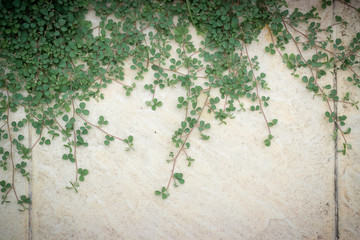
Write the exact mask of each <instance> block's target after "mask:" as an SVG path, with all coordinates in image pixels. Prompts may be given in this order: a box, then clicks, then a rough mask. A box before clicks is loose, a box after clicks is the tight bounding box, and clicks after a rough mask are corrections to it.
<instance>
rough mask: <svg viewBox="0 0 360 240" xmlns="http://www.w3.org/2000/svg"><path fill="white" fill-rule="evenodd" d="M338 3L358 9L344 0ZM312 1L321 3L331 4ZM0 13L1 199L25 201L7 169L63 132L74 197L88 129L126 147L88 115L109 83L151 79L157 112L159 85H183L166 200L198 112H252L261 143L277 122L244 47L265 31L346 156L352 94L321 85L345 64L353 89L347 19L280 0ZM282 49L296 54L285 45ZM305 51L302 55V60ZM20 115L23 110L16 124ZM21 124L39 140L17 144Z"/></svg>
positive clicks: (354, 59)
mask: <svg viewBox="0 0 360 240" xmlns="http://www.w3.org/2000/svg"><path fill="white" fill-rule="evenodd" d="M339 2H340V3H342V4H346V5H347V6H349V7H350V8H352V9H353V10H354V11H359V9H356V8H355V7H353V6H352V5H351V2H350V1H339ZM321 4H322V5H321V7H322V8H326V7H328V6H330V5H331V1H325V0H322V2H321ZM88 11H95V12H96V16H97V17H98V18H99V19H100V23H99V25H96V26H93V25H92V23H91V22H90V21H87V20H85V15H86V13H87V12H88ZM0 20H1V21H0V22H1V24H0V49H1V52H0V88H1V92H0V98H1V100H0V119H1V124H0V126H1V128H0V141H1V147H0V154H1V160H0V167H1V168H2V169H3V170H4V171H5V172H6V171H10V172H11V174H10V179H6V178H4V179H3V176H2V175H1V178H2V179H0V180H1V181H0V186H1V192H2V193H3V195H2V204H3V203H7V202H9V200H8V196H9V194H10V193H11V192H12V193H14V196H15V198H16V201H17V202H18V203H19V204H20V205H21V207H22V208H21V210H25V209H26V208H27V205H28V204H30V203H31V199H30V198H29V197H27V196H26V194H22V195H20V194H18V193H17V190H16V185H15V181H14V176H15V174H21V175H22V176H23V177H24V179H25V180H26V181H30V180H31V172H29V171H28V170H27V166H28V162H29V160H30V159H31V153H32V151H33V149H34V148H35V147H36V146H37V145H43V146H46V145H50V144H51V143H52V141H53V139H55V138H62V140H63V141H64V145H63V146H64V154H63V156H62V159H63V160H65V161H67V160H68V161H69V162H71V163H73V164H74V171H75V174H74V175H75V176H74V179H73V180H70V181H69V182H70V185H69V186H67V188H68V189H73V190H74V191H75V192H78V189H79V186H80V182H83V181H84V180H85V178H86V177H87V176H88V174H89V172H90V171H89V170H88V169H85V168H80V166H81V160H80V159H78V158H77V152H78V151H81V150H82V149H84V148H86V147H88V145H89V144H88V142H87V139H86V136H87V134H88V132H89V131H90V130H91V129H94V128H95V129H97V130H99V131H100V132H102V133H103V134H104V145H106V146H107V145H109V144H111V142H113V141H114V140H115V139H116V140H119V141H122V142H123V143H125V144H126V145H127V148H126V150H134V148H133V143H134V138H133V136H127V137H119V136H115V135H113V134H111V133H110V132H108V131H106V126H107V125H108V124H110V123H109V122H108V121H107V120H106V119H105V117H104V116H99V117H98V122H96V123H94V122H90V121H89V120H88V119H87V116H89V115H90V114H91V113H90V111H89V110H88V108H87V103H88V102H89V101H90V99H96V100H102V99H103V98H104V97H106V96H104V94H103V93H102V89H104V88H106V87H107V86H108V85H109V84H120V85H122V87H123V89H124V94H125V95H126V96H130V95H131V93H132V92H133V91H134V90H135V88H136V87H137V85H139V83H141V82H142V81H145V76H148V75H151V76H153V78H152V79H153V81H152V82H146V83H145V84H144V89H145V90H147V91H149V98H148V99H146V100H144V104H145V105H147V106H148V107H149V108H151V109H152V110H154V111H156V110H157V109H158V108H161V107H162V105H163V101H164V99H161V98H160V97H158V95H157V93H158V91H161V90H162V89H164V88H169V87H170V88H171V87H175V86H179V87H182V88H183V89H184V95H183V96H179V97H178V103H177V106H176V107H177V108H178V109H179V111H182V112H183V113H184V119H183V120H182V121H181V122H179V124H178V126H177V127H176V128H175V129H176V130H175V131H174V134H173V135H172V136H171V140H172V142H173V144H174V147H173V149H171V150H170V153H169V159H168V160H167V162H169V163H170V164H171V171H170V176H169V178H168V180H167V181H166V184H165V185H164V186H163V187H161V188H160V190H157V191H155V194H156V195H159V196H161V197H162V198H163V199H166V198H167V197H168V196H169V189H170V186H171V183H173V185H174V186H176V187H177V186H179V184H180V185H181V184H184V183H185V179H184V178H185V177H184V176H185V174H184V173H181V172H178V171H177V170H176V169H177V168H176V166H177V164H178V163H179V161H180V157H181V156H184V158H185V160H186V164H187V165H188V166H189V167H190V166H193V165H194V162H195V159H194V158H192V157H191V154H190V153H191V152H190V151H191V150H190V146H191V143H190V140H191V137H192V136H193V135H194V134H195V132H198V133H199V135H200V137H201V139H202V140H204V141H206V140H208V139H210V137H211V136H209V135H207V130H208V129H210V128H211V125H210V123H208V122H206V121H205V118H204V117H203V114H204V113H209V114H211V115H212V116H213V117H214V118H215V119H217V120H218V121H219V123H220V124H226V123H227V121H230V119H232V118H234V117H236V113H237V112H238V111H246V110H250V111H251V112H258V113H260V115H261V116H262V118H263V119H264V125H265V126H266V128H267V131H266V133H264V137H263V141H264V144H265V145H266V146H270V145H271V140H272V139H273V138H274V136H275V134H273V132H275V130H273V131H272V128H273V127H274V126H275V125H276V124H277V122H278V119H276V118H273V117H272V114H271V113H268V112H267V110H266V107H267V106H268V105H269V101H270V97H269V96H267V94H266V92H267V91H269V90H270V88H269V86H268V83H267V80H266V73H265V72H262V71H261V68H260V63H259V61H258V57H257V56H254V55H252V54H251V52H249V49H248V45H249V44H251V43H252V42H254V41H259V40H260V39H259V35H260V33H261V31H262V30H263V29H267V31H268V32H269V34H270V38H271V43H270V44H269V46H267V47H266V48H265V49H264V51H265V52H267V53H269V54H270V55H275V54H278V55H280V56H281V58H282V59H283V62H284V64H285V65H286V66H287V68H289V69H290V70H291V71H292V75H293V76H294V77H295V78H299V79H301V81H302V82H303V83H304V84H305V87H306V88H307V89H308V90H309V91H311V92H313V94H314V96H318V97H321V98H322V99H323V101H324V104H325V105H326V106H327V108H328V110H327V111H326V112H325V113H324V116H325V118H326V119H327V121H328V122H330V123H333V124H335V127H336V131H335V134H337V133H338V132H339V133H340V136H341V138H342V142H343V149H342V150H341V152H342V153H343V154H344V155H345V154H346V151H347V150H348V149H350V148H351V144H350V143H349V142H348V140H347V137H346V135H347V134H350V132H351V128H349V127H345V126H346V118H347V117H346V116H345V115H342V116H338V115H337V114H336V112H335V109H334V107H333V103H334V102H342V103H344V104H349V105H350V106H353V107H355V108H356V109H358V103H359V101H358V100H356V99H353V97H352V95H351V92H347V93H346V94H345V96H338V92H337V88H336V86H334V85H331V84H326V85H323V82H322V81H321V80H320V79H321V78H323V77H325V76H328V75H329V73H331V72H333V71H345V70H349V71H350V72H351V75H349V76H348V78H347V80H348V82H349V83H351V84H353V85H354V86H355V87H357V89H358V88H359V87H360V77H359V60H358V59H359V50H360V44H359V43H360V33H357V34H356V35H355V36H354V38H353V40H352V42H351V43H350V44H349V45H348V46H345V45H344V44H343V43H342V40H341V39H340V38H337V39H334V38H333V34H332V33H333V27H334V26H335V25H337V26H338V27H341V26H344V25H346V24H347V23H346V22H345V21H344V20H343V19H342V17H341V16H336V17H335V22H334V24H332V25H330V26H322V24H321V18H320V17H319V13H318V9H317V8H315V7H313V8H312V9H311V10H310V11H309V12H305V13H303V12H301V11H300V10H299V9H295V10H294V11H293V12H291V13H290V12H289V10H287V4H286V2H285V1H282V0H267V1H265V0H253V1H220V0H218V1H204V0H192V1H190V0H186V1H170V0H167V1H154V0H137V1H113V0H107V1H95V0H92V1H87V0H76V1H63V0H53V1H51V2H50V3H49V2H48V1H30V0H28V1H19V0H16V1H7V2H1V3H0ZM192 27H195V29H196V31H197V33H198V34H200V35H202V36H203V40H202V41H201V45H200V46H198V45H197V44H195V43H194V42H193V36H192V34H191V29H192ZM287 45H293V46H295V47H296V50H297V51H296V52H294V53H292V52H287V49H286V46H287ZM305 53H306V54H305ZM309 53H310V54H311V55H310V56H311V57H310V58H307V57H305V56H309ZM129 65H130V69H132V70H133V71H136V77H135V79H134V80H133V81H131V80H129V79H127V78H126V76H125V69H126V68H127V66H129ZM300 69H308V72H309V74H308V75H300V73H299V72H300V71H299V70H300ZM355 89H356V88H355ZM354 91H356V90H354ZM17 111H19V112H20V111H21V112H22V111H23V112H24V115H25V117H23V118H22V119H20V120H18V119H17V120H16V117H15V112H17ZM154 114H155V113H154ZM280 121H281V119H280ZM25 126H31V127H32V128H33V131H34V134H36V136H37V139H36V141H35V143H34V144H33V145H32V146H26V144H25V140H26V139H27V137H28V136H27V135H26V133H24V131H23V128H24V127H25ZM137 137H139V138H141V136H137Z"/></svg>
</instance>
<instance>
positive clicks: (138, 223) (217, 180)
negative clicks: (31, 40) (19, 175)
mask: <svg viewBox="0 0 360 240" xmlns="http://www.w3.org/2000/svg"><path fill="white" fill-rule="evenodd" d="M309 2H310V1H309ZM311 4H312V5H314V6H317V7H319V8H320V5H321V1H311ZM311 4H303V1H295V0H293V1H289V7H290V8H292V9H293V8H295V7H298V8H300V9H301V10H308V9H309V8H310V6H311ZM338 14H339V15H342V16H344V17H346V21H348V22H349V25H348V27H347V29H345V30H344V31H342V32H338V31H335V32H334V34H335V36H336V37H340V38H342V39H344V40H343V41H350V39H351V38H352V36H353V33H355V32H357V31H360V25H359V22H360V18H359V15H355V14H354V13H353V12H352V11H350V10H349V9H348V8H347V7H346V6H345V5H344V4H340V3H335V5H334V7H333V8H327V9H326V10H321V17H322V18H323V24H324V25H331V23H332V22H333V21H334V20H333V17H334V16H335V15H338ZM88 18H89V19H90V20H91V21H92V22H93V23H94V25H95V24H96V22H98V21H99V19H96V17H95V16H94V14H89V16H88ZM193 31H194V35H193V37H194V38H196V39H197V41H199V39H200V36H196V35H195V30H194V29H193ZM259 39H260V41H259V42H258V43H253V44H251V45H250V46H249V52H250V54H251V55H253V56H254V55H257V56H258V57H259V62H260V67H261V69H262V71H264V72H266V74H267V79H268V83H269V87H270V89H271V91H268V92H267V94H268V95H269V96H270V97H271V103H270V106H269V107H268V108H266V111H267V112H268V114H269V115H270V117H271V118H277V119H279V123H278V125H277V128H276V129H275V128H274V135H275V136H276V138H275V139H274V140H273V142H272V145H271V147H270V148H268V147H266V146H264V144H263V139H265V138H266V125H265V124H264V122H263V121H264V120H263V118H262V116H261V115H259V114H258V113H255V112H249V111H248V112H246V113H244V112H240V113H238V114H237V115H236V118H235V119H232V120H229V121H228V122H227V125H226V126H224V125H218V121H216V120H215V119H214V117H213V116H211V115H210V114H207V113H206V114H205V115H204V118H205V119H206V120H207V121H209V122H210V123H211V125H212V128H211V129H210V130H209V135H210V136H211V138H210V140H209V141H208V142H206V143H204V142H203V141H202V140H200V137H199V136H197V135H194V136H192V141H191V144H192V146H191V155H192V156H193V157H194V158H195V159H196V161H195V162H194V163H193V164H192V166H191V167H190V168H188V167H187V163H186V161H184V160H182V159H181V160H180V161H179V163H178V165H177V167H178V169H179V171H181V172H184V174H185V179H186V184H184V185H182V186H181V187H179V188H177V189H175V188H172V189H171V196H170V197H169V198H168V199H167V200H166V201H163V200H161V199H160V198H158V197H156V196H155V195H154V190H156V189H157V188H158V187H159V186H162V185H164V184H165V183H166V182H167V180H168V175H169V174H170V169H171V168H170V164H168V163H166V161H165V160H166V159H167V157H168V153H169V149H173V144H172V142H171V136H172V134H173V131H174V130H175V128H176V126H177V124H178V123H179V122H180V121H181V119H183V114H182V113H180V112H179V111H177V109H176V103H177V98H178V96H181V95H182V94H183V90H182V89H164V90H162V91H160V92H159V93H158V94H159V95H158V98H160V99H166V101H164V102H163V103H164V105H163V106H162V107H161V108H159V109H158V110H156V112H154V111H152V110H151V109H150V108H148V107H147V106H146V105H145V99H148V98H149V92H148V91H145V90H144V88H143V85H144V84H145V83H146V82H147V81H148V80H149V79H150V80H151V77H152V75H151V73H148V74H147V75H146V74H145V79H144V80H143V82H139V83H138V87H137V88H136V89H135V91H134V92H133V93H132V95H131V96H130V97H126V96H124V94H123V89H122V86H121V85H117V84H116V83H113V84H112V85H111V87H108V88H107V89H105V90H104V95H105V99H104V100H103V101H100V102H96V101H92V104H88V106H89V110H91V115H90V116H89V117H88V119H89V121H91V122H96V121H97V117H98V115H103V116H105V118H106V119H107V120H108V121H109V123H110V124H109V126H106V131H109V132H111V133H113V134H114V135H129V134H131V135H133V136H134V137H135V149H136V150H135V151H129V152H125V151H124V145H123V144H122V143H121V142H116V141H115V142H113V143H112V144H110V146H104V144H103V140H104V136H103V133H101V132H99V131H91V132H90V135H89V136H88V139H89V145H90V147H88V148H86V149H84V150H83V151H81V148H79V149H80V150H79V152H78V159H79V162H80V164H81V166H82V167H84V168H87V169H89V170H91V173H90V174H89V175H88V176H87V178H86V181H85V182H84V184H82V185H81V187H80V188H79V192H78V194H75V193H74V191H69V190H66V189H65V187H66V186H69V184H68V183H67V182H66V181H65V180H66V179H71V178H73V177H74V174H73V173H74V166H73V165H71V164H69V162H65V161H63V160H61V156H62V154H63V150H62V149H61V148H59V147H58V146H61V145H62V144H63V142H62V141H61V139H59V140H58V142H57V143H56V142H54V144H52V145H51V146H46V147H44V146H37V147H36V148H35V149H34V151H33V154H32V162H31V173H32V181H31V183H30V184H29V186H27V185H26V184H24V186H18V188H19V187H21V188H22V189H28V188H29V189H28V191H30V193H31V196H32V202H33V203H32V206H31V209H30V210H29V211H28V212H24V213H19V212H18V211H17V206H15V204H12V205H11V204H10V205H4V206H0V207H1V211H0V239H1V240H6V239H36V240H37V239H39V240H41V239H56V240H60V239H249V240H250V239H252V240H260V239H261V240H262V239H278V240H280V239H284V240H285V239H286V240H290V239H294V240H297V239H334V238H335V222H336V219H335V214H334V212H335V210H334V209H335V205H336V204H335V202H334V161H335V160H336V159H337V160H338V163H339V169H338V174H339V176H338V177H339V203H338V204H339V230H340V239H344V240H351V239H354V240H355V239H360V126H359V122H360V115H359V111H355V110H353V109H347V107H346V105H343V104H338V105H337V108H338V111H339V112H346V114H347V116H348V119H349V122H348V124H349V126H350V127H351V128H352V130H353V131H352V134H351V136H350V138H351V139H349V142H351V143H352V144H353V149H352V150H350V151H349V152H348V153H347V155H345V156H342V155H340V154H337V153H336V149H335V141H334V140H333V139H332V137H331V134H332V131H333V128H334V126H333V125H332V124H329V123H328V122H327V120H326V119H325V118H324V115H323V113H324V112H325V111H326V106H325V104H324V102H323V101H322V100H321V99H319V98H315V99H313V98H312V93H311V92H309V91H308V90H307V89H305V87H304V85H303V84H302V83H301V81H300V80H299V79H295V78H294V77H293V76H291V73H290V71H288V69H287V68H286V66H284V64H283V63H282V59H281V58H280V56H275V57H274V56H270V55H268V54H266V53H265V51H264V47H265V46H267V45H268V44H269V43H270V39H269V34H268V32H267V30H266V29H264V30H263V32H262V33H261V35H260V37H259ZM289 51H296V49H295V47H294V49H291V47H290V46H289ZM342 74H343V73H339V74H338V75H337V86H338V89H339V91H343V92H346V91H347V89H348V88H349V84H348V83H347V82H346V80H345V79H344V77H342ZM134 77H135V72H134V71H132V70H131V69H130V68H129V67H128V69H127V71H126V78H127V79H133V78H134ZM322 81H324V82H329V83H331V84H332V83H333V81H334V76H333V75H328V76H327V77H326V78H323V79H322ZM129 82H130V81H129ZM355 94H357V99H359V95H360V91H357V92H356V93H355ZM32 141H35V140H34V139H32ZM31 144H32V143H29V145H31ZM19 181H20V180H19ZM11 200H12V201H14V199H11Z"/></svg>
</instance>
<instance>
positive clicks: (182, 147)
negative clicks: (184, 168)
mask: <svg viewBox="0 0 360 240" xmlns="http://www.w3.org/2000/svg"><path fill="white" fill-rule="evenodd" d="M210 89H211V87H210ZM210 89H209V90H210ZM208 99H209V94H208V95H207V97H206V99H205V102H204V105H203V107H202V109H201V111H200V113H199V116H198V118H197V122H199V119H200V117H201V114H202V113H203V111H204V108H205V106H206V105H207V101H208ZM194 129H195V126H194V127H193V128H191V130H190V132H189V133H188V134H187V136H186V138H185V140H184V142H183V144H182V145H181V147H180V149H179V151H178V153H177V154H176V156H175V158H174V161H173V166H172V169H171V176H170V179H169V182H168V184H167V187H166V189H169V187H170V184H171V180H172V179H173V176H174V171H175V165H176V161H177V159H178V157H179V155H180V153H181V152H182V151H184V147H185V144H186V143H187V140H188V138H189V136H190V135H191V133H192V131H193V130H194Z"/></svg>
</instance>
